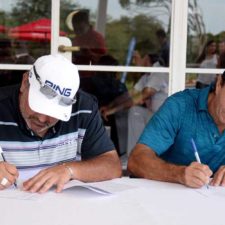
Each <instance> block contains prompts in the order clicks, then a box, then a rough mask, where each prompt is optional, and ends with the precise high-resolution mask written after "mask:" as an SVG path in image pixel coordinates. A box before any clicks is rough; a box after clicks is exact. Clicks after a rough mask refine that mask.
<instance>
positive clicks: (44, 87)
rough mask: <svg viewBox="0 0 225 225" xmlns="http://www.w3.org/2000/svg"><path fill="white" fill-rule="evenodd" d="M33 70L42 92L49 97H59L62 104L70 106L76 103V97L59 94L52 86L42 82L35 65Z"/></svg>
mask: <svg viewBox="0 0 225 225" xmlns="http://www.w3.org/2000/svg"><path fill="white" fill-rule="evenodd" d="M33 71H34V75H35V78H36V80H37V81H38V83H39V84H40V89H39V90H40V92H41V93H42V94H43V95H45V96H46V97H47V98H48V99H53V98H55V97H58V99H59V105H62V106H70V105H73V104H74V103H76V101H77V100H76V98H75V97H74V98H69V97H66V96H61V95H59V94H58V93H57V92H56V91H55V90H53V89H52V88H51V87H50V86H48V85H46V84H44V85H43V83H42V81H41V78H40V76H39V75H38V73H37V71H36V68H35V66H33Z"/></svg>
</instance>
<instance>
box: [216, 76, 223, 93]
mask: <svg viewBox="0 0 225 225" xmlns="http://www.w3.org/2000/svg"><path fill="white" fill-rule="evenodd" d="M221 87H222V77H221V75H219V76H218V77H217V79H216V90H215V92H216V94H217V93H218V92H219V91H220V89H221Z"/></svg>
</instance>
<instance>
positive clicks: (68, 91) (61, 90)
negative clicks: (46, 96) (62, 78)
mask: <svg viewBox="0 0 225 225" xmlns="http://www.w3.org/2000/svg"><path fill="white" fill-rule="evenodd" d="M45 85H47V86H49V87H50V88H52V89H53V90H55V91H56V92H58V93H59V94H60V95H63V96H65V97H70V95H71V91H72V89H71V88H60V86H59V85H57V84H54V83H53V82H51V81H49V80H46V81H45Z"/></svg>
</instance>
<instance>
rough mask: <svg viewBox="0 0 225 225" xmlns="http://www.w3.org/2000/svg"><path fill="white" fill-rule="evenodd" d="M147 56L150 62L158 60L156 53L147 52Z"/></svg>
mask: <svg viewBox="0 0 225 225" xmlns="http://www.w3.org/2000/svg"><path fill="white" fill-rule="evenodd" d="M148 57H149V59H150V60H151V63H152V64H154V63H155V62H157V61H159V56H158V54H156V53H148Z"/></svg>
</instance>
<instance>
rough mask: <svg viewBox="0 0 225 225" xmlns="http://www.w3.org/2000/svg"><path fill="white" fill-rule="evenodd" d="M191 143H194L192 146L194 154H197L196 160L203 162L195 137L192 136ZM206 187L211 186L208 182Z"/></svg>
mask: <svg viewBox="0 0 225 225" xmlns="http://www.w3.org/2000/svg"><path fill="white" fill-rule="evenodd" d="M191 144H192V148H193V151H194V154H195V158H196V161H197V162H198V163H201V160H200V157H199V154H198V149H197V147H196V144H195V141H194V139H193V138H191ZM206 187H207V188H209V185H208V184H206Z"/></svg>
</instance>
